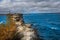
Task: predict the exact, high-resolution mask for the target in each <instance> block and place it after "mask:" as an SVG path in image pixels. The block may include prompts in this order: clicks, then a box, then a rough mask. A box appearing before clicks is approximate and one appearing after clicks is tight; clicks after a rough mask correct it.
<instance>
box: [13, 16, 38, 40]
mask: <svg viewBox="0 0 60 40" xmlns="http://www.w3.org/2000/svg"><path fill="white" fill-rule="evenodd" d="M17 17H18V19H19V18H20V16H16V15H15V16H14V17H13V20H15V24H16V27H17V33H19V36H21V35H23V37H22V38H21V39H20V40H34V39H35V38H37V36H36V34H35V30H34V29H32V28H31V24H24V22H23V20H21V19H22V18H20V19H19V20H18V21H16V20H17Z"/></svg>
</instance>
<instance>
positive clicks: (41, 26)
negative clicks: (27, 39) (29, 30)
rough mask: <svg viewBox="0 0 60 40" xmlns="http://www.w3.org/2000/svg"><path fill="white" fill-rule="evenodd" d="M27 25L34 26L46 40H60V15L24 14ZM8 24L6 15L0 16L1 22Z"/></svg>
mask: <svg viewBox="0 0 60 40" xmlns="http://www.w3.org/2000/svg"><path fill="white" fill-rule="evenodd" d="M23 18H24V21H25V23H30V24H33V25H32V27H33V28H36V29H37V30H38V34H39V35H40V37H41V38H43V39H44V40H60V14H57V13H54V14H53V13H49V14H48V13H43V14H24V15H23ZM1 21H3V23H6V15H2V16H1V15H0V22H1Z"/></svg>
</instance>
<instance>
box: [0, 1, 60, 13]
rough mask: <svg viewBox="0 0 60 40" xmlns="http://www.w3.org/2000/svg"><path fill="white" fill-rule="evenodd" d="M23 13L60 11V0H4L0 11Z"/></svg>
mask: <svg viewBox="0 0 60 40" xmlns="http://www.w3.org/2000/svg"><path fill="white" fill-rule="evenodd" d="M1 10H2V11H3V10H5V11H11V12H13V13H14V12H22V13H32V12H33V13H45V12H49V13H51V12H54V13H55V12H60V0H3V1H1V2H0V11H1Z"/></svg>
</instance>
